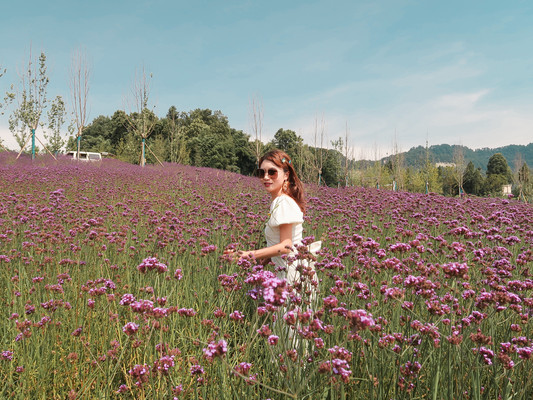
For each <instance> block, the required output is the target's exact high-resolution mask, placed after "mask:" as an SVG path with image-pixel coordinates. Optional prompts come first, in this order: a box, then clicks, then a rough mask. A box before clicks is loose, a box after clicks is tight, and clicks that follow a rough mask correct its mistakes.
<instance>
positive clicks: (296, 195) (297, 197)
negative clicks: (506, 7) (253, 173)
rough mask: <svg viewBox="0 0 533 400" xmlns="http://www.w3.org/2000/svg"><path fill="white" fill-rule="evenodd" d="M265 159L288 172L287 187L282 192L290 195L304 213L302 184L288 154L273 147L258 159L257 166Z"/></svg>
mask: <svg viewBox="0 0 533 400" xmlns="http://www.w3.org/2000/svg"><path fill="white" fill-rule="evenodd" d="M265 160H268V161H270V162H272V163H274V164H275V165H276V166H277V167H279V168H282V169H283V171H284V172H288V173H289V178H288V185H287V188H286V189H284V190H283V193H285V194H286V195H288V196H290V197H292V198H293V199H294V201H295V202H296V204H298V206H299V207H300V210H302V212H304V213H305V197H304V186H303V184H302V181H301V180H300V178H298V175H297V174H296V170H295V169H294V166H293V165H292V160H291V158H290V157H289V155H288V154H287V153H285V152H284V151H281V150H278V149H274V150H270V151H269V152H268V153H266V154H264V155H263V157H261V158H260V159H259V166H261V164H262V163H263V161H265Z"/></svg>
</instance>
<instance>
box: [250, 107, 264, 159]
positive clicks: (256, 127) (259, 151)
mask: <svg viewBox="0 0 533 400" xmlns="http://www.w3.org/2000/svg"><path fill="white" fill-rule="evenodd" d="M250 120H251V121H250V124H251V126H252V137H253V138H254V139H253V142H252V143H251V147H252V151H253V154H254V155H255V158H256V164H257V168H259V159H260V158H261V156H262V155H263V151H264V148H263V147H264V146H263V142H262V140H263V139H262V136H263V101H262V100H261V99H257V98H256V97H253V98H252V100H251V101H250Z"/></svg>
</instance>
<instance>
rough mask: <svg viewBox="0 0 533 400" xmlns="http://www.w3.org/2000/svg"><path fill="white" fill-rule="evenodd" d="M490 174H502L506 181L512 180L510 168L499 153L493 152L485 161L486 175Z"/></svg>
mask: <svg viewBox="0 0 533 400" xmlns="http://www.w3.org/2000/svg"><path fill="white" fill-rule="evenodd" d="M491 175H502V176H503V177H504V178H506V180H507V183H511V182H512V175H511V169H510V168H509V165H508V164H507V160H506V159H505V157H504V156H503V155H502V154H501V153H496V154H493V155H492V156H491V157H490V159H489V162H488V163H487V177H489V176H491Z"/></svg>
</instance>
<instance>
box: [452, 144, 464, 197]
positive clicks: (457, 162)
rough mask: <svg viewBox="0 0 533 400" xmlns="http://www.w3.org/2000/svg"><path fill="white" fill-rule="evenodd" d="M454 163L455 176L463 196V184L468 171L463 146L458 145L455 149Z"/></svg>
mask: <svg viewBox="0 0 533 400" xmlns="http://www.w3.org/2000/svg"><path fill="white" fill-rule="evenodd" d="M453 163H454V167H453V176H454V178H455V181H456V182H457V188H458V190H459V195H460V196H461V195H462V194H463V193H464V188H463V182H464V175H465V171H466V160H465V153H464V150H463V147H462V146H459V145H457V146H454V147H453Z"/></svg>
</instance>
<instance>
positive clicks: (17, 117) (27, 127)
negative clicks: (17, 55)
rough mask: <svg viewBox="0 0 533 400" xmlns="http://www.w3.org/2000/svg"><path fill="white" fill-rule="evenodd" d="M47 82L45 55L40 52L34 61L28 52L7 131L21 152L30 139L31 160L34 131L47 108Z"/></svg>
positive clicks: (33, 155)
mask: <svg viewBox="0 0 533 400" xmlns="http://www.w3.org/2000/svg"><path fill="white" fill-rule="evenodd" d="M48 82H49V79H48V75H47V74H46V55H45V54H44V52H41V54H40V56H39V59H38V60H35V59H33V57H32V54H31V50H30V57H29V61H28V65H27V67H25V71H24V72H22V73H21V74H20V86H19V88H18V91H17V93H16V96H15V97H16V99H17V101H18V107H17V108H16V109H15V110H14V111H13V113H12V114H11V116H10V117H9V129H10V130H11V132H12V133H13V135H14V136H15V140H16V141H17V143H18V144H19V146H20V151H21V152H22V151H23V150H24V148H25V147H26V145H27V144H28V140H29V139H30V138H31V140H32V150H31V154H32V159H34V158H35V139H36V137H35V131H36V130H37V128H38V126H39V121H40V119H41V116H42V114H43V112H44V110H45V109H46V106H47V98H46V96H47V91H46V90H47V86H48ZM19 154H20V153H19Z"/></svg>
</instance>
